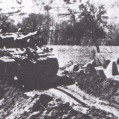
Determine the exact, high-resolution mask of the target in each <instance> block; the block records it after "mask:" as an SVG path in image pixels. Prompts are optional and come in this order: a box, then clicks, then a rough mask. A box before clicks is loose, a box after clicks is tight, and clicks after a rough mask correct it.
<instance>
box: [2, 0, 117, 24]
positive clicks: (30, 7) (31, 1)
mask: <svg viewBox="0 0 119 119" xmlns="http://www.w3.org/2000/svg"><path fill="white" fill-rule="evenodd" d="M16 1H21V0H0V8H2V10H3V11H2V12H4V13H7V12H12V11H13V12H14V11H15V10H16V11H17V9H18V10H19V9H20V8H22V12H23V13H32V12H35V13H38V12H39V11H40V12H43V9H42V7H41V6H42V5H41V4H38V5H37V3H39V2H38V1H40V3H43V2H44V3H45V4H49V3H50V1H54V2H53V4H52V5H51V6H52V7H53V8H54V9H53V10H51V13H52V14H53V15H54V16H55V15H56V14H57V12H63V9H60V10H59V11H58V7H59V8H60V7H62V6H63V7H64V10H65V7H66V5H64V2H63V0H22V4H18V3H17V2H16ZM35 1H36V3H35ZM71 1H72V0H71ZM79 1H81V2H83V3H84V2H86V1H87V0H77V3H75V4H71V5H69V6H70V7H72V8H73V9H78V5H79V4H80V2H79ZM90 2H92V3H93V4H95V5H98V4H104V5H105V8H106V10H107V15H108V16H109V21H110V22H115V23H116V22H117V23H119V2H118V0H90ZM116 2H117V3H116ZM115 3H116V4H115ZM114 4H115V6H114ZM56 8H57V9H56ZM16 16H17V15H16Z"/></svg>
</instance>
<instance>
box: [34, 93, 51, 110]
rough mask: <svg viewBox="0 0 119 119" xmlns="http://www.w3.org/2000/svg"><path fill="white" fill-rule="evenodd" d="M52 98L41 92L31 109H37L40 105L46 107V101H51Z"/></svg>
mask: <svg viewBox="0 0 119 119" xmlns="http://www.w3.org/2000/svg"><path fill="white" fill-rule="evenodd" d="M52 100H53V98H52V97H50V96H49V95H45V94H41V96H40V98H39V99H38V100H37V101H36V103H35V104H34V105H33V108H32V110H33V111H39V110H40V109H41V107H44V108H45V107H47V106H48V103H49V102H50V101H52Z"/></svg>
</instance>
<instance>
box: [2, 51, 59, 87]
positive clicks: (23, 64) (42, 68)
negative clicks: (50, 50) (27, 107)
mask: <svg viewBox="0 0 119 119" xmlns="http://www.w3.org/2000/svg"><path fill="white" fill-rule="evenodd" d="M57 71H58V60H57V58H56V57H51V54H50V55H48V54H44V53H38V56H37V58H34V57H32V58H29V57H28V56H26V55H23V53H22V54H19V53H17V54H16V53H14V52H13V54H12V56H7V57H5V56H3V57H1V58H0V76H1V78H3V79H4V80H8V81H9V82H11V83H14V82H16V83H17V84H18V85H20V86H26V87H39V86H43V85H44V84H45V83H49V82H50V83H51V82H52V81H54V78H55V76H56V74H57Z"/></svg>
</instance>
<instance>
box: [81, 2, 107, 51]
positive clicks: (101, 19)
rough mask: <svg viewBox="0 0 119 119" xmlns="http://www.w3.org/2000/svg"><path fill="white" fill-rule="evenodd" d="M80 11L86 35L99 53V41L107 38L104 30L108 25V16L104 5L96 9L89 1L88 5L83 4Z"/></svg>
mask: <svg viewBox="0 0 119 119" xmlns="http://www.w3.org/2000/svg"><path fill="white" fill-rule="evenodd" d="M79 9H80V15H79V18H80V24H82V27H84V35H85V36H87V37H90V38H91V39H92V41H93V43H94V44H95V45H96V46H97V50H98V52H99V47H98V39H101V38H105V36H106V33H105V29H104V28H105V27H106V23H107V16H106V15H105V14H106V10H105V8H104V5H100V6H98V7H95V6H94V5H93V4H91V3H90V2H89V1H88V2H86V4H81V5H80V6H79Z"/></svg>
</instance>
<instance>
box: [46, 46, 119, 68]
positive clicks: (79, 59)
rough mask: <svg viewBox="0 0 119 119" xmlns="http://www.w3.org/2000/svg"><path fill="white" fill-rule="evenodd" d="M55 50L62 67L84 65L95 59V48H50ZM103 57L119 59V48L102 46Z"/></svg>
mask: <svg viewBox="0 0 119 119" xmlns="http://www.w3.org/2000/svg"><path fill="white" fill-rule="evenodd" d="M48 47H50V48H53V52H54V53H55V54H56V56H57V58H58V62H59V66H60V67H64V66H65V65H68V64H73V63H78V64H80V65H84V64H85V63H87V62H89V61H91V60H93V59H94V57H95V55H94V51H96V48H95V47H94V46H60V45H58V46H57V45H55V46H54V45H52V46H48ZM100 50H101V55H102V56H103V57H104V58H105V59H115V58H118V57H119V47H118V46H100Z"/></svg>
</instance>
